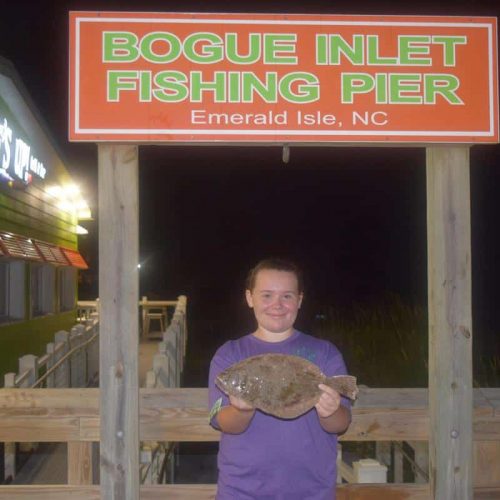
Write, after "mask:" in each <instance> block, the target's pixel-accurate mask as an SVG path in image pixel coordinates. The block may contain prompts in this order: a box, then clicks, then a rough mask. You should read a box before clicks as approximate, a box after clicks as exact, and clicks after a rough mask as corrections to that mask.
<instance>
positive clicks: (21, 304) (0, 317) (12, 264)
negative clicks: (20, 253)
mask: <svg viewBox="0 0 500 500" xmlns="http://www.w3.org/2000/svg"><path fill="white" fill-rule="evenodd" d="M25 269H26V265H25V263H24V262H22V261H8V260H3V259H2V260H1V261H0V323H10V322H12V321H19V320H23V319H24V317H25V296H26V295H25V292H24V284H25V279H24V277H25Z"/></svg>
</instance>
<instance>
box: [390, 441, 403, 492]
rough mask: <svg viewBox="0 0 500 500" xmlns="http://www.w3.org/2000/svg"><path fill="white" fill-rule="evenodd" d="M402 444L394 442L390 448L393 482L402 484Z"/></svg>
mask: <svg viewBox="0 0 500 500" xmlns="http://www.w3.org/2000/svg"><path fill="white" fill-rule="evenodd" d="M402 446H403V443H402V442H401V441H395V442H394V444H393V447H392V450H393V456H394V459H393V461H392V463H393V467H394V469H393V470H394V482H395V483H402V482H403V461H404V457H403V452H402Z"/></svg>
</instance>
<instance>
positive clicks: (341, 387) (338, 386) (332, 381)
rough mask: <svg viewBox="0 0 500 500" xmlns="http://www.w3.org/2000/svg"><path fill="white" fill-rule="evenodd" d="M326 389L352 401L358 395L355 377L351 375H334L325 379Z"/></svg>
mask: <svg viewBox="0 0 500 500" xmlns="http://www.w3.org/2000/svg"><path fill="white" fill-rule="evenodd" d="M324 383H325V384H326V385H327V386H328V387H331V388H332V389H335V390H336V391H337V392H338V393H339V394H341V395H342V396H346V397H347V398H349V399H352V400H353V401H354V400H355V399H356V397H357V395H358V392H359V390H358V386H357V385H356V377H353V376H352V375H335V376H333V377H326V380H325V382H324Z"/></svg>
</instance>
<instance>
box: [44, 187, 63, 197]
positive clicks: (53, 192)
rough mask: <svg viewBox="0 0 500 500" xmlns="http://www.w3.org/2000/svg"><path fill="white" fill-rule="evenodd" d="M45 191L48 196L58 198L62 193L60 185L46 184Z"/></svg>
mask: <svg viewBox="0 0 500 500" xmlns="http://www.w3.org/2000/svg"><path fill="white" fill-rule="evenodd" d="M45 192H46V193H47V194H49V195H50V196H53V197H54V198H60V197H61V194H62V187H61V186H48V187H47V188H46V189H45Z"/></svg>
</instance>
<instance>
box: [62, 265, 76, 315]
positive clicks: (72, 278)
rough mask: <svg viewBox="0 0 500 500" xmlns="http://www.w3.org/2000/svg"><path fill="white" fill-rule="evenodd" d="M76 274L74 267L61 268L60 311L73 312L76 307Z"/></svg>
mask: <svg viewBox="0 0 500 500" xmlns="http://www.w3.org/2000/svg"><path fill="white" fill-rule="evenodd" d="M76 273H77V270H76V269H75V268H74V267H60V268H59V269H58V274H59V311H61V312H62V311H71V310H72V309H74V308H75V307H76Z"/></svg>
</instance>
